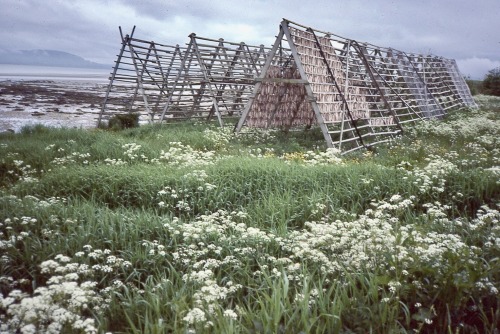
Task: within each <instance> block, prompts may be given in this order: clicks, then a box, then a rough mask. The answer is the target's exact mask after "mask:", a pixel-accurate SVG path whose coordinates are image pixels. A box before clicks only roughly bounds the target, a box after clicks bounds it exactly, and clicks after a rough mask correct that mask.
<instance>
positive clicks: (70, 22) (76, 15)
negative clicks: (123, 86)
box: [0, 0, 500, 79]
mask: <svg viewBox="0 0 500 334" xmlns="http://www.w3.org/2000/svg"><path fill="white" fill-rule="evenodd" d="M282 18H287V19H289V20H291V21H295V22H298V23H301V24H303V25H306V26H310V27H312V28H315V29H318V30H323V31H329V32H332V33H334V34H336V35H340V36H342V37H345V38H350V39H356V40H358V41H361V42H370V43H372V44H375V45H379V46H385V47H393V48H395V49H399V50H402V51H407V52H418V53H428V52H430V53H432V54H435V55H439V56H443V57H446V58H454V59H456V60H457V62H458V65H459V67H460V70H461V72H462V73H463V74H464V75H470V76H471V77H473V78H476V79H482V78H483V77H484V75H485V74H486V73H487V71H488V70H490V69H493V68H495V67H498V66H500V0H413V1H409V0H399V1H397V0H392V1H391V0H372V1H370V0H315V1H307V0H286V1H285V0H267V1H266V0H210V1H202V0H178V1H176V0H0V50H2V49H4V50H30V49H51V50H60V51H66V52H70V53H74V54H76V55H79V56H81V57H84V58H86V59H88V60H92V61H96V62H100V63H104V64H108V63H109V64H110V67H111V66H112V65H113V61H114V60H115V59H116V54H117V52H118V51H119V48H120V37H119V32H118V26H122V29H123V30H124V33H128V32H130V31H131V29H132V27H133V26H134V25H136V26H137V27H136V32H135V34H134V36H135V37H137V38H141V39H144V40H148V41H149V40H153V41H155V42H158V43H162V44H169V45H175V44H184V43H186V42H187V41H188V35H189V34H190V33H192V32H194V33H196V34H197V35H199V36H203V37H209V38H214V39H218V38H224V39H225V40H227V41H232V42H242V41H243V42H246V43H248V44H257V45H258V44H266V45H269V46H270V45H271V44H272V43H273V42H274V38H275V35H276V34H277V32H278V26H279V23H280V22H281V20H282Z"/></svg>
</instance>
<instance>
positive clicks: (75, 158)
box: [52, 152, 90, 168]
mask: <svg viewBox="0 0 500 334" xmlns="http://www.w3.org/2000/svg"><path fill="white" fill-rule="evenodd" d="M89 158H90V153H80V152H72V153H71V154H68V155H66V156H64V157H60V158H54V160H52V164H53V165H55V166H59V167H63V168H64V166H66V165H72V164H80V163H81V164H83V165H88V164H89V160H88V159H89Z"/></svg>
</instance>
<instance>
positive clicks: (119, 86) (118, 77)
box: [98, 27, 271, 126]
mask: <svg viewBox="0 0 500 334" xmlns="http://www.w3.org/2000/svg"><path fill="white" fill-rule="evenodd" d="M134 30H135V27H134V29H133V30H132V33H131V34H130V35H126V36H123V34H122V31H121V28H120V35H121V40H122V47H121V50H120V52H119V55H118V59H117V61H116V62H115V66H114V68H113V73H112V74H111V77H110V83H109V85H108V91H107V93H106V97H105V100H104V103H103V106H102V108H101V113H100V115H99V119H98V125H100V124H101V122H103V121H105V120H106V119H109V117H110V116H112V115H113V114H116V113H130V112H137V113H140V114H141V117H142V121H143V122H145V121H147V122H149V123H153V122H166V121H172V120H183V119H189V118H208V119H210V118H212V117H213V116H216V117H217V119H218V122H219V124H220V125H221V126H222V125H223V118H224V117H233V118H236V120H237V119H238V118H239V117H240V116H241V111H242V109H243V107H244V106H245V105H246V103H247V101H248V97H249V96H250V94H251V92H252V90H253V87H254V83H255V78H256V77H258V76H259V75H260V71H261V69H262V67H263V66H264V64H265V61H266V58H267V54H268V53H269V51H270V50H271V48H269V47H264V46H263V45H260V46H252V45H247V44H245V43H244V42H241V43H233V42H228V41H225V40H224V39H222V38H221V39H217V40H215V39H210V38H204V37H199V36H196V34H194V33H193V34H191V35H190V36H189V39H190V40H189V43H187V44H186V46H184V47H180V46H179V45H176V46H169V45H165V44H159V43H155V42H153V41H145V40H141V39H137V38H135V37H133V34H134Z"/></svg>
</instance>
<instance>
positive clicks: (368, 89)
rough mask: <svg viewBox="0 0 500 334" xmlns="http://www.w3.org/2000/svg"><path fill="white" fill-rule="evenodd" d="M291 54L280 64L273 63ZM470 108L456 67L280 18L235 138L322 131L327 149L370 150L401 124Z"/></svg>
mask: <svg viewBox="0 0 500 334" xmlns="http://www.w3.org/2000/svg"><path fill="white" fill-rule="evenodd" d="M284 48H286V49H289V50H290V56H289V58H288V59H287V60H286V61H284V62H276V61H274V59H275V58H274V57H276V55H277V54H281V50H282V49H284ZM461 106H470V107H475V103H474V101H473V100H472V98H471V95H470V92H469V90H468V87H467V85H466V84H465V81H464V80H463V78H462V77H461V76H460V75H459V72H458V68H457V67H456V63H455V62H454V61H453V60H448V59H444V58H442V57H437V56H432V55H428V56H423V55H409V54H407V53H405V52H402V51H398V50H394V49H391V48H383V47H377V46H375V45H371V44H368V43H360V42H357V41H355V40H351V39H345V38H342V37H340V36H336V35H334V34H332V33H328V32H323V31H319V30H316V29H312V28H308V27H305V26H303V25H300V24H297V23H294V22H291V21H289V20H286V19H284V20H283V21H282V23H281V24H280V29H279V34H278V36H277V38H276V42H275V43H274V45H273V48H272V50H271V52H270V53H269V55H268V58H267V61H266V63H265V65H264V67H263V69H262V72H261V75H260V76H259V78H258V79H257V83H256V86H255V89H254V91H253V94H252V96H251V97H250V100H249V103H248V104H247V105H246V106H245V109H244V110H243V113H242V117H241V118H240V120H239V122H238V124H237V126H236V129H235V130H236V131H240V130H241V129H242V127H243V126H249V127H260V128H271V127H280V128H284V129H290V128H292V127H296V126H308V127H309V126H312V125H313V124H317V125H319V127H320V129H321V131H322V132H323V135H324V138H325V140H326V143H327V145H328V147H337V148H340V149H341V150H342V151H343V152H349V151H353V150H356V149H359V148H363V147H364V148H371V147H372V146H374V145H376V144H378V143H381V142H385V141H387V140H389V139H390V138H391V136H394V135H397V134H399V133H401V132H402V131H403V125H404V124H405V123H408V122H415V121H419V120H422V119H428V118H433V117H441V116H443V115H444V114H445V113H446V111H447V110H449V109H451V108H455V107H461Z"/></svg>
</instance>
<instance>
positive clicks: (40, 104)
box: [0, 65, 108, 132]
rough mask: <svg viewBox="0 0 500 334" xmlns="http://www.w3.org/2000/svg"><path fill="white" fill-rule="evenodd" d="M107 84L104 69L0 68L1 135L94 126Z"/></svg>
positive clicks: (6, 66) (8, 66) (2, 66)
mask: <svg viewBox="0 0 500 334" xmlns="http://www.w3.org/2000/svg"><path fill="white" fill-rule="evenodd" d="M107 84H108V80H107V71H106V70H94V71H89V70H84V69H64V68H62V69H61V68H42V67H37V66H33V67H32V66H24V67H19V66H17V67H16V66H10V65H1V66H0V132H5V131H10V132H12V131H14V132H18V131H20V130H21V128H22V127H23V126H28V125H35V124H42V125H45V126H54V127H71V128H75V127H76V128H91V127H95V126H96V124H97V117H98V116H99V112H100V108H101V105H102V103H103V101H104V96H105V94H106V89H107Z"/></svg>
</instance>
